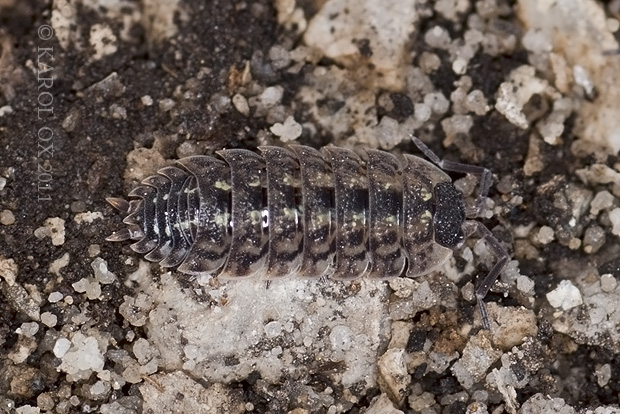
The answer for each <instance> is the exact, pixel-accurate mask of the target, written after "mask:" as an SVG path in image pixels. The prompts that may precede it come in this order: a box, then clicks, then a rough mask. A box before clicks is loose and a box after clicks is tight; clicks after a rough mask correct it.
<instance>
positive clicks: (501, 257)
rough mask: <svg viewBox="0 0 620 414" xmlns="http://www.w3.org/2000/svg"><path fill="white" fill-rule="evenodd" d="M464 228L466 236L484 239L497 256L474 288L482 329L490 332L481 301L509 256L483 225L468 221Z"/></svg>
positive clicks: (484, 306) (485, 309)
mask: <svg viewBox="0 0 620 414" xmlns="http://www.w3.org/2000/svg"><path fill="white" fill-rule="evenodd" d="M464 228H465V233H466V236H469V235H471V234H473V233H476V234H477V235H478V237H480V238H481V239H484V240H485V241H486V242H487V244H488V245H489V247H490V248H491V250H493V253H495V256H497V262H496V263H495V264H494V265H493V267H492V268H491V270H490V271H489V273H488V274H487V275H486V276H485V277H484V279H483V280H482V283H480V285H478V287H477V288H476V301H477V302H478V306H479V307H480V315H481V316H482V326H483V327H484V329H487V330H490V329H491V325H490V323H489V315H488V313H487V308H486V305H485V303H484V302H483V301H482V299H484V297H485V296H486V295H487V293H488V292H489V289H491V286H493V283H495V281H496V280H497V277H498V276H499V274H500V272H501V271H502V269H503V268H504V266H505V265H506V263H507V262H508V259H509V257H510V256H508V253H507V252H506V250H504V248H503V247H502V245H501V244H500V243H499V241H498V240H497V239H496V238H495V236H494V235H493V233H491V230H489V229H488V228H487V226H485V225H484V224H482V223H480V222H479V221H474V220H468V221H466V222H465V225H464Z"/></svg>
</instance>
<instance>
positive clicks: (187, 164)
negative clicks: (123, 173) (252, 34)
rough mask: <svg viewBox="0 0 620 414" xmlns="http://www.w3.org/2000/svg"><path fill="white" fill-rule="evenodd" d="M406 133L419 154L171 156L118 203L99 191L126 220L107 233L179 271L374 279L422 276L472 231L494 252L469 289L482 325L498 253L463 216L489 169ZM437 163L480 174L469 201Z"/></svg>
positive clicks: (270, 151)
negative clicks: (171, 162)
mask: <svg viewBox="0 0 620 414" xmlns="http://www.w3.org/2000/svg"><path fill="white" fill-rule="evenodd" d="M412 140H413V142H414V143H415V144H416V145H417V146H418V148H420V150H421V151H422V152H423V153H424V154H425V155H426V156H427V157H428V158H429V159H430V161H431V162H429V161H427V160H424V159H422V158H420V157H416V156H413V155H403V156H402V157H397V156H395V155H392V154H390V153H387V152H384V151H380V150H366V151H364V152H363V153H362V154H361V156H360V155H357V154H356V153H355V152H353V151H351V150H348V149H344V148H338V147H324V148H323V149H322V150H320V151H319V150H316V149H314V148H311V147H307V146H302V145H291V146H289V147H288V148H281V147H275V146H265V147H260V148H259V151H260V154H257V153H255V152H252V151H248V150H241V149H228V150H222V151H219V152H218V153H217V155H218V156H219V158H218V157H215V156H192V157H187V158H183V159H180V160H178V161H177V163H176V166H171V167H165V168H162V169H160V170H159V171H158V173H157V174H156V175H152V176H150V177H147V178H146V179H144V180H143V181H142V184H141V185H139V186H137V187H136V188H134V189H133V190H132V191H131V192H130V193H129V197H131V198H132V199H131V200H130V201H125V200H123V199H119V198H108V199H107V200H108V202H109V203H110V204H111V205H112V206H114V207H115V208H116V209H118V210H121V211H122V212H124V213H125V214H126V217H125V218H124V220H123V222H124V223H125V224H126V225H127V227H125V228H124V229H123V230H121V231H119V232H115V233H114V234H112V235H111V236H110V237H108V240H110V241H124V240H134V241H135V243H133V244H132V245H131V248H132V249H133V250H134V251H136V252H138V253H141V254H145V258H146V259H148V260H150V261H153V262H159V264H160V265H161V266H163V267H177V269H178V270H179V271H180V272H183V273H187V274H191V275H202V274H209V275H213V276H218V277H223V278H232V279H235V278H242V277H250V276H253V275H257V274H259V273H260V274H263V275H265V276H266V277H267V278H269V279H275V278H281V277H286V276H290V275H297V276H301V277H307V278H319V277H323V276H331V277H333V278H337V279H352V278H357V277H369V278H378V279H383V278H392V277H396V276H400V275H403V274H404V275H405V276H406V277H417V276H421V275H425V274H428V273H430V272H431V271H433V270H435V269H437V268H438V267H439V266H441V265H442V264H443V263H444V262H445V261H446V260H448V259H449V258H450V256H451V254H452V251H453V249H455V248H458V247H460V246H461V245H462V243H463V241H464V240H465V238H466V237H468V236H469V235H471V234H473V233H477V234H478V236H479V237H482V238H484V239H485V240H486V241H487V243H488V244H489V246H490V247H491V250H492V251H493V252H494V254H495V255H496V256H497V262H496V263H495V265H494V266H493V268H492V269H491V271H490V272H489V273H488V275H487V276H486V277H485V278H484V280H483V281H482V283H481V284H480V286H478V288H477V290H476V297H477V299H478V303H479V306H480V311H481V313H482V322H483V325H484V326H485V327H487V328H488V326H489V322H488V316H487V314H486V310H485V306H484V303H483V302H482V299H483V298H484V296H485V295H486V293H487V292H488V290H489V288H490V287H491V285H492V284H493V283H494V281H495V280H496V279H497V276H498V275H499V273H500V271H501V270H502V268H503V267H504V265H505V264H506V262H507V261H508V254H507V253H506V251H505V250H504V249H503V248H502V247H501V245H500V244H499V242H498V241H497V240H496V239H495V237H494V236H493V235H492V233H491V232H490V230H488V229H487V227H485V226H484V225H483V224H482V223H480V222H478V221H476V220H468V219H474V218H476V217H477V216H478V215H479V213H480V212H481V211H482V206H483V202H484V199H485V197H486V194H487V192H488V190H489V187H490V185H491V174H490V171H489V170H487V169H486V168H483V167H478V166H473V165H466V164H460V163H455V162H451V161H445V160H440V159H439V158H438V157H437V156H436V155H435V154H434V153H433V152H432V151H431V150H430V149H429V148H428V147H426V145H424V144H423V143H422V141H420V140H419V139H417V138H416V137H412ZM444 171H454V172H460V173H466V174H475V175H479V176H480V184H479V188H480V189H479V192H478V195H477V198H476V204H475V206H474V207H471V208H469V209H468V208H466V207H465V204H464V201H463V197H462V194H461V193H460V192H459V191H458V190H457V189H456V188H455V186H454V185H453V183H452V180H451V178H450V176H448V175H447V174H446V173H445V172H444Z"/></svg>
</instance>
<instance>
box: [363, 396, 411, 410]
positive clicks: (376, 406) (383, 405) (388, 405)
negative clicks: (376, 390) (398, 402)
mask: <svg viewBox="0 0 620 414" xmlns="http://www.w3.org/2000/svg"><path fill="white" fill-rule="evenodd" d="M365 414H404V413H403V412H402V411H401V410H399V409H397V408H396V407H394V404H393V403H392V401H391V400H390V398H389V397H388V396H387V395H386V394H381V395H379V396H378V397H375V399H373V400H372V402H371V403H370V406H369V407H368V409H367V410H366V411H365Z"/></svg>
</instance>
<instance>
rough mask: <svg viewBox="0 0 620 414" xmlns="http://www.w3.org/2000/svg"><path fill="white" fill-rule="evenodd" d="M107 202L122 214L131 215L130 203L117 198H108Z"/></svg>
mask: <svg viewBox="0 0 620 414" xmlns="http://www.w3.org/2000/svg"><path fill="white" fill-rule="evenodd" d="M105 201H107V202H108V204H110V205H111V206H112V207H114V208H115V209H116V210H118V211H120V212H121V213H125V214H128V213H129V201H127V200H125V199H123V198H116V197H108V198H106V199H105Z"/></svg>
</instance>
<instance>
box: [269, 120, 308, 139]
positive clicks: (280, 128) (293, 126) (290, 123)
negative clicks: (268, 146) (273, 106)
mask: <svg viewBox="0 0 620 414" xmlns="http://www.w3.org/2000/svg"><path fill="white" fill-rule="evenodd" d="M269 130H270V131H271V132H272V133H273V134H274V135H276V136H278V137H280V140H281V141H282V142H290V141H294V140H295V139H297V138H298V137H299V136H300V135H301V132H302V128H301V125H300V124H298V123H297V121H295V118H293V117H292V116H289V117H287V118H286V120H285V121H284V124H281V123H279V122H277V123H275V124H274V125H273V126H272V127H271V128H270V129H269Z"/></svg>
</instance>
